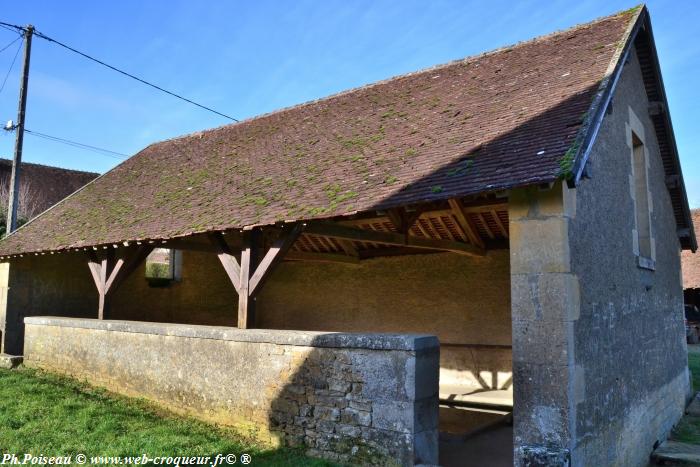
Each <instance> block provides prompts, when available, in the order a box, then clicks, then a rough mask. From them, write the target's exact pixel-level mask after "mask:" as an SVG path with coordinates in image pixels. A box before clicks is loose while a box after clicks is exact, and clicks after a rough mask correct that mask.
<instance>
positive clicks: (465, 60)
mask: <svg viewBox="0 0 700 467" xmlns="http://www.w3.org/2000/svg"><path fill="white" fill-rule="evenodd" d="M644 8H645V5H644V4H643V3H642V4H639V5H637V6H635V7H632V8H629V9H627V10H622V11H618V12H616V13H612V14H610V15H607V16H601V17H598V18H595V19H594V20H592V21H589V22H587V23H580V24H576V25H574V26H571V27H568V28H565V29H560V30H557V31H553V32H550V33H547V34H543V35H540V36H537V37H533V38H531V39H526V40H522V41H519V42H516V43H512V44H507V45H504V46H501V47H498V48H496V49H492V50H488V51H486V52H481V53H479V54H475V55H470V56H467V57H463V58H457V59H454V60H451V61H449V62H445V63H440V64H437V65H432V66H429V67H427V68H422V69H420V70H416V71H410V72H408V73H402V74H398V75H394V76H390V77H388V78H384V79H381V80H379V81H373V82H371V83H367V84H363V85H360V86H356V87H354V88H350V89H345V90H343V91H339V92H336V93H333V94H329V95H327V96H323V97H319V98H316V99H312V100H309V101H305V102H300V103H298V104H292V105H289V106H286V107H281V108H279V109H275V110H272V111H270V112H265V113H262V114H259V115H254V116H252V117H248V118H245V119H243V120H240V121H238V122H235V123H226V124H223V125H219V126H217V127H213V128H206V129H203V130H197V131H193V132H191V133H187V134H184V135H178V136H174V137H172V138H166V139H164V140H160V141H155V142H153V143H151V144H150V145H149V146H152V145H156V144H160V143H166V142H169V141H178V140H181V139H187V138H193V137H198V136H201V135H204V134H206V133H213V132H215V131H219V130H221V129H224V128H233V127H236V126H241V125H244V124H248V123H250V122H254V121H257V120H262V119H264V118H268V117H271V116H273V115H279V114H282V113H286V112H289V111H292V110H296V109H299V108H304V107H307V106H310V105H314V104H318V103H321V102H325V101H330V100H333V99H337V98H339V97H342V96H345V95H347V94H351V93H354V92H357V91H362V90H366V89H372V88H374V87H377V86H381V85H384V84H387V83H390V82H393V81H396V80H399V79H403V78H408V77H411V76H416V75H420V74H423V73H428V72H431V71H437V70H442V69H445V68H448V67H451V66H454V65H457V64H460V63H469V62H471V61H474V60H477V59H481V58H484V57H488V56H491V55H496V54H498V53H502V52H505V51H509V50H512V49H513V48H516V47H522V46H525V45H529V44H534V43H537V42H542V41H544V40H547V39H551V38H553V37H555V36H558V35H561V34H564V33H567V32H572V31H576V30H578V29H584V28H586V27H589V26H591V25H594V24H598V23H601V22H604V21H608V20H610V19H613V18H617V17H618V16H621V15H625V14H630V13H632V12H635V11H637V10H639V9H644Z"/></svg>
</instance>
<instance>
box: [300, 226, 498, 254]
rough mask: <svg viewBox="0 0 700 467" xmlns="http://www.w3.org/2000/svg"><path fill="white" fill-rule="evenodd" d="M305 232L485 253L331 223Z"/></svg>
mask: <svg viewBox="0 0 700 467" xmlns="http://www.w3.org/2000/svg"><path fill="white" fill-rule="evenodd" d="M306 232H307V233H310V234H313V235H320V236H326V237H331V238H340V239H344V240H353V241H360V242H370V243H379V244H385V245H395V246H406V247H411V248H421V249H428V250H442V251H450V252H453V253H457V254H461V255H468V256H483V255H484V254H485V251H484V249H483V248H480V247H478V246H475V245H471V244H467V243H462V242H455V241H450V240H433V239H429V238H419V237H413V236H406V235H403V234H400V233H395V232H378V231H375V230H365V229H356V228H353V227H346V226H343V225H340V224H335V223H332V222H315V223H309V224H308V225H307V227H306Z"/></svg>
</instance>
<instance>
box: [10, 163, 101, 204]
mask: <svg viewBox="0 0 700 467" xmlns="http://www.w3.org/2000/svg"><path fill="white" fill-rule="evenodd" d="M11 174H12V160H10V159H2V158H0V184H2V185H4V184H9V183H10V178H11ZM99 175H100V174H98V173H93V172H83V171H80V170H70V169H64V168H61V167H52V166H49V165H42V164H32V163H30V162H22V165H21V171H20V183H21V184H22V185H24V184H27V185H28V190H29V191H30V193H31V196H32V211H33V212H32V213H31V214H32V215H36V214H39V213H41V212H43V211H45V210H46V209H48V208H49V207H51V206H53V205H54V204H56V203H58V202H59V201H61V200H62V199H63V198H65V197H66V196H68V195H70V194H71V193H73V192H74V191H75V190H77V189H78V188H80V187H82V186H83V185H85V184H86V183H88V182H91V181H92V180H94V179H96V178H97V177H98V176H99Z"/></svg>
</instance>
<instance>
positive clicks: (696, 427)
mask: <svg viewBox="0 0 700 467" xmlns="http://www.w3.org/2000/svg"><path fill="white" fill-rule="evenodd" d="M688 367H689V368H690V372H691V373H692V377H693V391H698V390H700V353H688ZM672 437H673V439H674V440H676V441H682V442H684V443H691V444H700V417H692V416H690V415H686V416H685V417H683V418H682V419H681V421H680V422H678V425H676V427H675V428H674V429H673V435H672Z"/></svg>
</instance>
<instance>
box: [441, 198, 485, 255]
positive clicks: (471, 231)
mask: <svg viewBox="0 0 700 467" xmlns="http://www.w3.org/2000/svg"><path fill="white" fill-rule="evenodd" d="M448 202H449V204H450V208H451V211H450V214H451V215H453V216H454V218H455V220H456V221H457V225H458V226H459V227H460V228H461V229H462V230H463V231H464V233H465V234H466V235H467V238H469V241H470V242H471V243H473V244H474V245H476V246H478V247H480V248H484V241H483V240H482V239H481V236H480V235H479V231H478V230H477V229H476V226H475V225H474V223H473V222H472V221H471V219H469V217H468V216H467V215H466V214H464V210H463V209H462V202H461V201H459V200H456V199H454V198H453V199H450V200H448Z"/></svg>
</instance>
